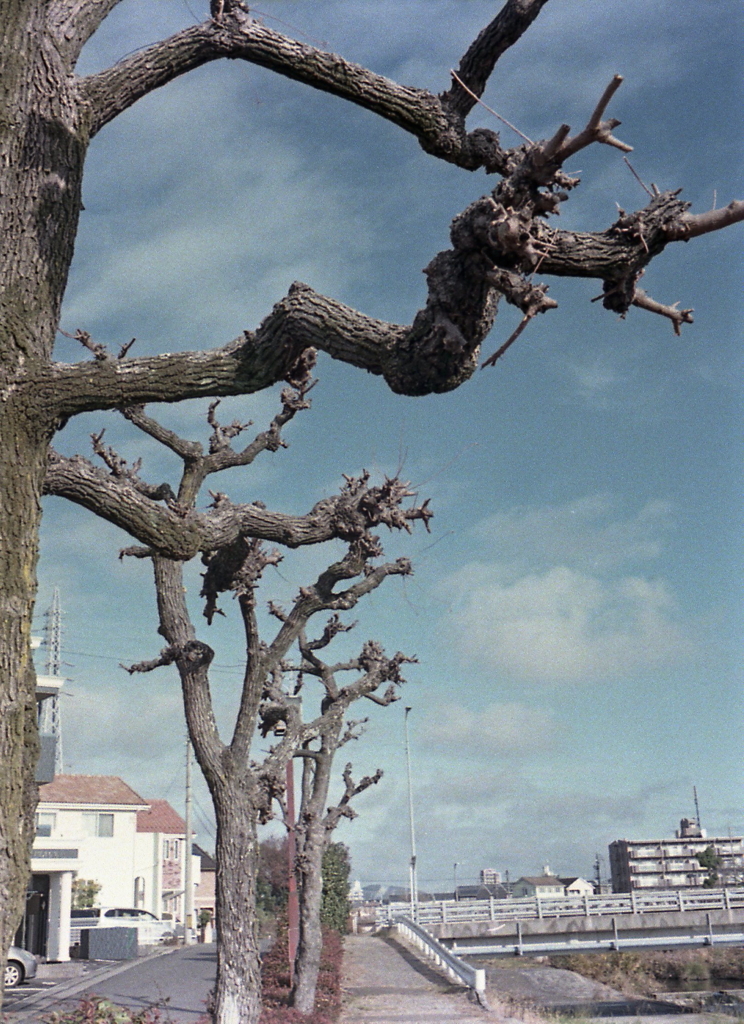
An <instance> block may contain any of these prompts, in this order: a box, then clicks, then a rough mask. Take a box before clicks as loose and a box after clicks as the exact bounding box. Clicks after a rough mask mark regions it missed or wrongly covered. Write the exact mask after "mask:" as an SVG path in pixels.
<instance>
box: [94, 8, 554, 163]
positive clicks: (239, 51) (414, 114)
mask: <svg viewBox="0 0 744 1024" xmlns="http://www.w3.org/2000/svg"><path fill="white" fill-rule="evenodd" d="M533 2H534V0H533ZM543 2H544V0H543ZM513 6H518V4H515V3H514V2H513V0H509V2H508V3H507V7H513ZM526 27H527V26H526V25H525V28H526ZM223 58H229V59H233V60H235V59H238V60H245V61H247V62H249V63H251V64H257V65H259V66H261V67H265V68H269V69H270V70H272V71H275V72H277V73H278V74H280V75H284V76H285V77H287V78H291V79H294V80H295V81H299V82H303V83H304V84H306V85H310V86H312V87H313V88H315V89H319V90H321V91H323V92H329V93H332V94H333V95H334V96H338V97H340V98H341V99H345V100H347V101H349V102H351V103H355V104H357V105H358V106H361V107H364V108H365V109H367V110H370V111H372V112H373V113H375V114H377V115H378V116H380V117H383V118H385V119H386V120H388V121H391V122H392V123H393V124H396V125H398V126H399V127H401V128H403V129H404V130H405V131H408V132H410V133H411V134H412V135H415V136H416V137H417V138H418V139H419V141H420V142H421V144H422V146H423V147H424V148H425V149H426V150H427V151H428V152H430V153H434V154H435V155H437V156H439V157H441V158H442V159H445V160H448V161H450V162H452V163H456V164H459V165H460V166H462V167H466V168H468V169H470V170H474V169H475V168H477V167H481V166H487V167H489V168H490V169H493V170H495V169H497V166H498V165H499V164H500V161H501V152H500V149H499V146H498V136H497V135H495V133H487V132H483V131H480V132H474V133H472V136H469V135H467V134H466V133H465V131H464V129H463V127H462V117H461V116H460V115H459V114H458V115H457V116H454V117H453V116H452V115H451V114H449V112H448V111H447V110H445V108H444V107H443V105H442V102H441V101H440V100H439V99H438V98H437V97H436V96H434V95H432V94H431V93H430V92H427V91H426V90H425V89H415V88H411V87H410V86H404V85H399V84H398V83H396V82H393V81H391V80H390V79H388V78H385V77H383V76H382V75H377V74H375V73H374V72H372V71H368V70H367V69H366V68H364V67H361V66H360V65H358V64H354V63H353V62H351V61H347V60H345V59H344V58H343V57H340V56H339V55H338V54H335V53H328V52H325V51H323V50H318V49H316V48H315V47H312V46H308V45H307V44H305V43H301V42H298V41H297V40H294V39H290V38H288V37H287V36H284V35H282V34H281V33H279V32H275V31H273V30H272V29H270V28H267V27H266V26H265V25H262V24H261V22H260V21H257V20H256V19H254V18H252V17H250V15H248V14H246V12H245V11H244V10H242V9H241V8H240V7H238V6H237V5H232V6H231V8H230V10H229V11H226V12H225V14H224V15H223V17H222V18H221V19H220V20H219V22H215V21H213V20H212V21H208V22H205V23H204V24H202V25H195V26H193V27H191V28H188V29H185V30H184V31H182V32H178V33H177V34H176V35H174V36H171V37H170V38H169V39H164V40H162V41H161V42H158V43H156V44H154V45H153V46H150V47H148V48H147V49H145V50H141V51H140V52H138V53H135V54H132V55H131V56H129V57H127V58H125V59H124V60H121V61H119V63H117V64H115V65H114V66H113V67H111V68H108V69H107V70H105V71H101V72H99V73H98V74H95V75H89V76H88V77H87V78H83V79H82V80H81V82H80V91H81V95H82V97H83V98H84V101H85V102H86V103H87V104H88V105H89V107H90V111H91V135H95V134H96V133H97V132H99V131H100V130H101V128H103V127H104V125H106V124H108V123H109V122H110V121H112V120H113V119H114V118H115V117H117V115H119V114H120V113H122V111H124V110H126V109H127V108H128V107H130V106H132V104H134V103H136V102H137V100H139V99H141V98H142V97H143V96H146V95H147V94H148V93H150V92H152V91H153V90H154V89H158V88H160V87H161V86H163V85H166V84H167V83H168V82H171V81H173V79H175V78H177V77H179V76H180V75H183V74H185V73H186V72H188V71H191V70H193V69H194V68H197V67H200V66H201V65H202V64H206V63H209V62H210V61H214V60H220V59H223Z"/></svg>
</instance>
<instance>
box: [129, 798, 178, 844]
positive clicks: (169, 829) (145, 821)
mask: <svg viewBox="0 0 744 1024" xmlns="http://www.w3.org/2000/svg"><path fill="white" fill-rule="evenodd" d="M147 803H148V804H149V805H150V810H149V811H137V831H138V832H163V833H165V835H168V836H185V835H186V822H185V821H184V820H183V818H182V817H181V815H180V814H177V813H176V811H174V810H173V808H172V807H171V805H170V804H169V803H168V801H167V800H148V801H147Z"/></svg>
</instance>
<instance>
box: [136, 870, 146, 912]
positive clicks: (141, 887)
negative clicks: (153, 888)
mask: <svg viewBox="0 0 744 1024" xmlns="http://www.w3.org/2000/svg"><path fill="white" fill-rule="evenodd" d="M134 905H135V907H144V905H145V880H144V878H143V877H142V875H138V876H137V877H136V878H135V880H134Z"/></svg>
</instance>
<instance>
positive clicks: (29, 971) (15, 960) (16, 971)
mask: <svg viewBox="0 0 744 1024" xmlns="http://www.w3.org/2000/svg"><path fill="white" fill-rule="evenodd" d="M36 967H37V963H36V957H35V956H34V955H33V953H29V952H28V950H26V949H21V948H20V947H19V946H11V947H10V949H9V950H8V959H7V960H6V961H5V987H6V988H15V987H16V985H21V984H23V982H24V981H28V979H29V978H34V977H36Z"/></svg>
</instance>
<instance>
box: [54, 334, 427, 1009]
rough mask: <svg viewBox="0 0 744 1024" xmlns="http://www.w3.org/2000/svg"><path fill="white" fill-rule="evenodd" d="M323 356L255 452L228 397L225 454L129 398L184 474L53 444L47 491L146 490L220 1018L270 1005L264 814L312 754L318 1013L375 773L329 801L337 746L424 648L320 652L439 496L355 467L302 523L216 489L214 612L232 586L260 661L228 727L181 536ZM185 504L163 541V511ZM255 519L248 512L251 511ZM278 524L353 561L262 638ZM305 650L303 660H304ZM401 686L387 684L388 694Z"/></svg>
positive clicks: (309, 839) (307, 918)
mask: <svg viewBox="0 0 744 1024" xmlns="http://www.w3.org/2000/svg"><path fill="white" fill-rule="evenodd" d="M314 358H315V353H314V352H312V351H311V352H308V353H305V354H304V356H303V358H302V359H301V360H300V361H299V362H298V364H297V365H296V366H295V367H294V371H293V374H292V377H291V383H292V385H293V386H291V387H288V388H285V390H284V391H283V392H282V410H281V412H280V413H279V414H277V416H275V417H274V420H273V421H272V423H271V426H270V427H269V429H268V430H266V431H264V432H262V433H260V434H258V435H257V436H256V437H255V438H254V439H253V440H252V441H251V442H250V443H249V444H247V445H246V446H245V447H244V448H242V449H241V450H239V451H238V450H235V449H234V448H233V446H232V444H231V441H232V440H233V439H235V438H236V437H238V436H239V435H240V434H241V433H242V432H243V431H244V430H245V429H246V425H244V424H241V423H238V422H234V423H232V424H230V425H229V426H223V425H222V424H221V423H220V422H219V421H218V419H217V415H216V406H217V403H213V404H212V405H211V406H210V408H209V414H208V419H209V423H210V425H211V428H212V432H211V437H210V443H209V451H208V452H204V451H203V450H202V447H201V445H200V444H198V443H195V442H190V441H185V440H184V439H183V438H180V437H178V436H177V435H176V434H175V433H174V432H173V431H170V430H167V429H165V428H164V427H163V426H162V425H161V424H160V423H158V422H157V421H156V420H155V419H153V418H152V417H151V416H149V415H148V414H147V413H146V412H145V410H144V409H143V408H141V407H138V408H136V409H126V410H124V415H125V416H126V417H127V419H129V420H130V421H131V422H132V423H133V424H135V426H137V427H138V428H139V429H140V430H141V431H144V432H145V433H146V434H148V435H149V436H150V437H153V438H155V439H156V440H158V441H159V442H160V443H161V444H163V445H165V446H166V447H167V448H168V449H169V450H170V451H172V452H174V453H175V454H177V455H178V456H179V458H180V459H181V462H182V466H183V469H182V473H181V479H180V482H179V485H178V487H177V488H176V489H173V488H171V487H170V485H168V484H162V483H161V484H158V485H151V484H147V483H146V482H145V481H143V480H142V479H141V476H140V468H141V467H140V464H139V463H135V464H134V465H133V466H130V465H128V464H127V463H126V462H125V461H124V460H123V459H122V458H120V457H119V456H118V455H117V454H116V452H115V451H113V450H112V449H111V448H109V447H107V446H106V445H105V444H104V443H103V435H102V434H96V435H93V447H94V450H95V452H96V454H97V455H98V456H99V457H100V458H101V459H102V460H103V462H104V463H105V466H106V469H105V470H104V469H98V468H96V467H94V466H93V465H92V464H91V463H89V462H87V460H85V459H82V458H80V457H77V458H75V459H69V460H65V459H61V458H59V457H58V456H54V455H53V456H52V458H51V461H50V470H49V474H48V478H47V485H46V487H47V491H48V493H53V494H64V495H65V496H66V497H68V498H70V499H71V500H73V501H77V502H79V503H80V504H83V505H85V506H86V507H87V508H89V509H91V510H92V511H94V512H96V513H97V514H98V515H100V516H101V517H103V518H105V519H109V520H112V519H114V520H115V518H116V517H115V516H112V509H116V508H119V507H120V506H121V505H122V499H124V503H126V497H125V496H127V495H129V496H130V497H133V498H134V499H135V500H136V501H137V503H138V509H139V512H140V518H139V520H138V522H139V524H140V527H141V525H142V524H144V523H148V524H149V526H148V527H147V528H146V529H142V528H140V529H137V526H136V524H135V523H133V524H132V533H133V534H134V536H135V537H136V538H137V539H139V540H144V541H145V542H146V545H147V546H146V547H131V548H127V549H125V550H124V551H123V552H122V555H129V556H135V557H145V558H150V559H151V560H152V563H153V567H154V574H155V587H156V593H157V607H158V617H159V632H160V633H161V634H162V636H163V637H164V638H165V640H166V643H167V646H166V647H165V648H164V649H163V650H162V651H161V653H160V655H159V656H158V657H157V658H155V659H153V660H151V661H145V662H141V663H139V664H137V665H134V666H132V667H131V668H130V669H129V671H130V672H132V673H135V672H138V673H139V672H150V671H152V670H154V669H156V668H158V667H161V666H164V665H173V664H174V665H175V666H176V667H177V669H178V672H179V675H180V678H181V686H182V690H183V701H184V710H185V714H186V721H187V723H188V729H189V735H190V737H191V742H192V744H193V746H194V751H195V753H196V757H197V760H198V761H199V764H200V766H201V769H202V771H203V773H204V777H205V779H206V781H207V785H208V786H209V790H210V793H211V795H212V801H213V804H214V810H215V817H216V821H217V846H216V860H217V917H218V920H219V936H220V938H219V943H218V954H217V986H216V994H215V1008H214V1019H215V1021H217V1022H218V1024H232V1022H241V1024H252V1022H254V1021H256V1020H258V1015H259V1013H260V1007H261V995H260V993H261V984H260V971H259V967H260V964H259V958H258V944H257V930H256V872H257V866H258V855H259V851H258V837H257V826H258V824H259V823H262V822H263V823H265V822H267V821H269V820H270V819H271V817H272V816H273V814H274V803H275V801H278V802H279V804H280V805H282V806H285V805H284V792H285V778H286V775H285V770H286V766H287V762H288V761H289V760H291V759H292V758H293V757H294V756H295V755H296V754H299V756H301V757H302V758H303V759H304V760H305V763H306V765H309V764H310V762H312V765H313V768H312V770H306V771H305V773H304V781H303V801H302V811H301V815H300V827H299V834H300V837H301V844H300V856H299V858H298V865H299V872H298V873H299V878H300V882H301V885H300V893H301V907H302V914H301V923H302V927H301V942H300V952H299V957H298V983H297V988H296V1003H297V1005H298V1007H299V1008H300V1009H301V1010H302V1012H305V1013H309V1012H311V1010H312V1008H313V1003H314V996H315V984H316V981H317V975H318V969H319V965H320V949H321V935H320V894H321V880H320V874H321V861H322V855H323V850H324V849H325V845H326V836H327V834H328V833H329V832H330V831H331V830H332V828H333V827H334V826H335V824H336V823H337V822H338V820H339V819H340V817H341V816H342V815H344V814H345V815H347V816H349V815H351V814H352V813H353V812H352V811H351V809H350V807H349V803H350V800H351V799H352V797H353V796H355V795H356V794H357V793H360V792H362V791H363V790H364V789H366V788H367V786H368V785H370V784H371V783H372V781H374V779H373V778H370V779H365V780H362V782H360V783H359V784H357V785H354V784H353V783H352V781H351V777H350V771H351V768H350V766H349V768H348V770H347V772H346V774H345V777H344V783H345V791H344V794H343V795H342V797H341V800H340V802H339V803H338V804H337V806H336V807H334V808H332V809H328V810H326V809H325V805H326V801H327V798H328V788H329V781H330V773H331V766H332V761H333V755H334V753H335V751H336V749H337V748H338V746H339V745H340V744H341V743H343V742H345V740H346V739H349V738H351V737H352V735H354V734H355V732H356V729H357V727H358V724H359V723H356V724H354V723H352V724H347V723H346V714H347V711H348V709H349V707H350V706H351V705H352V704H353V703H355V702H356V701H358V700H360V699H362V698H365V697H367V698H369V699H371V700H374V701H375V702H376V703H378V704H381V705H387V704H390V703H391V702H392V701H393V700H395V699H396V688H397V687H398V686H399V684H400V683H401V682H402V681H403V679H402V676H401V667H402V665H403V664H404V663H405V662H406V661H410V660H411V659H410V658H406V657H405V656H403V655H402V654H396V655H395V656H394V657H392V658H388V657H387V656H386V655H385V652H384V650H383V649H382V647H380V645H379V644H377V643H374V642H372V641H369V642H367V643H366V644H365V645H364V647H363V649H362V651H361V652H360V654H359V655H358V657H356V658H354V659H352V660H350V661H347V662H345V663H342V664H338V665H334V666H326V665H323V663H322V662H321V661H320V659H319V657H318V655H317V653H316V652H318V651H320V650H322V649H323V648H324V647H326V646H327V645H328V644H329V643H330V642H331V640H332V639H333V638H334V637H336V636H337V635H338V634H339V633H341V632H345V631H346V630H347V629H349V628H351V627H347V626H344V625H343V624H342V622H341V619H340V613H341V612H343V611H347V610H350V609H352V608H354V607H355V606H356V604H357V603H358V601H359V600H360V599H361V598H362V597H364V596H365V595H366V594H369V593H371V592H372V591H373V590H376V589H377V588H378V587H379V586H380V585H381V584H382V583H383V582H384V580H385V579H387V578H388V577H389V576H406V575H408V574H409V573H410V572H411V565H410V563H409V561H408V560H407V559H405V558H399V559H397V560H396V561H394V562H381V563H380V562H379V560H380V559H381V558H382V555H383V551H382V548H381V546H380V542H379V539H378V538H377V537H376V536H374V535H373V534H372V533H371V530H372V529H373V528H375V527H376V526H380V525H385V526H387V527H388V528H390V529H403V530H409V529H410V527H411V524H412V523H414V522H415V521H422V522H424V523H425V524H427V525H428V520H429V517H430V515H431V513H430V512H429V510H428V508H427V506H426V504H425V503H424V504H423V505H416V504H413V505H409V504H407V500H408V499H409V498H413V497H414V494H413V492H412V491H410V489H409V488H408V485H406V484H403V483H402V482H401V481H399V480H397V479H393V480H385V481H384V482H383V483H382V484H381V485H379V486H372V485H371V484H370V482H369V478H368V476H367V475H362V476H361V477H357V478H353V477H349V478H347V479H346V483H345V485H344V487H343V489H342V491H341V493H340V494H338V495H336V496H335V497H333V498H329V499H325V500H324V501H321V502H320V503H319V504H318V505H316V507H315V508H314V509H313V510H312V511H311V512H310V513H309V514H308V515H307V516H304V517H295V518H294V521H293V527H292V529H291V530H289V531H288V530H287V525H288V523H287V519H288V517H286V516H284V515H282V514H280V513H276V512H271V511H269V510H268V509H266V508H265V507H264V506H263V505H261V504H259V503H258V502H254V503H253V504H251V505H248V506H235V505H232V503H231V502H230V501H229V499H228V498H227V497H226V495H224V494H221V493H215V492H212V498H213V504H212V507H211V508H210V509H209V510H208V511H207V512H206V513H203V514H202V515H201V518H202V520H203V521H204V523H205V525H207V524H208V534H209V536H210V537H211V540H210V542H209V546H208V547H203V548H202V550H201V560H202V563H203V564H204V566H205V572H204V574H203V585H202V590H201V597H202V598H203V599H204V615H205V617H206V619H207V622H208V623H211V622H212V621H213V619H214V617H215V615H217V614H220V613H221V609H220V608H219V601H220V598H221V596H222V595H223V594H225V593H232V594H233V595H234V596H235V597H236V598H237V604H238V607H239V610H240V616H241V621H242V625H243V630H244V634H245V672H244V676H243V685H242V692H241V694H240V700H239V708H238V712H237V716H236V723H235V728H234V731H233V735H232V738H231V740H230V742H229V743H226V742H224V741H223V740H222V739H221V737H220V735H219V732H218V729H217V724H216V717H215V713H214V709H213V706H212V697H211V691H210V685H209V666H210V664H211V662H212V659H213V656H214V652H213V650H212V648H211V647H210V646H208V645H207V644H206V643H204V642H203V641H201V640H199V639H198V638H197V631H196V628H195V626H194V624H193V621H192V618H191V614H190V611H189V608H188V605H187V601H186V588H185V587H184V575H183V567H184V561H185V559H184V558H183V556H182V555H178V554H176V555H174V554H173V548H174V544H175V545H176V547H177V548H178V547H179V544H183V543H184V542H188V537H189V536H190V533H191V530H192V518H193V517H194V516H195V515H196V514H197V513H196V512H195V508H196V503H197V499H198V497H199V493H200V489H201V487H202V485H203V484H204V482H205V481H206V480H207V479H208V477H210V476H211V475H212V474H214V473H217V472H220V471H222V470H225V469H228V468H232V467H236V466H247V465H249V464H250V463H251V462H253V460H254V459H255V458H256V457H257V455H259V453H261V452H263V451H267V450H276V449H278V448H279V447H281V446H283V445H284V442H283V440H282V437H281V430H282V427H283V426H284V425H285V424H286V423H287V422H288V421H289V420H290V419H292V418H293V417H294V415H295V414H296V413H297V411H298V410H300V409H305V408H307V407H308V405H309V402H308V400H307V393H308V391H309V390H310V388H311V387H312V379H311V377H310V367H311V366H312V364H313V363H314ZM163 510H166V511H168V512H169V513H171V515H172V517H173V518H171V519H169V520H168V521H167V524H166V527H165V528H164V529H163V530H162V533H161V535H160V537H159V538H158V536H157V530H158V528H157V526H156V525H155V524H156V523H157V520H158V515H159V513H160V512H162V511H163ZM255 513H259V514H260V517H261V520H262V523H263V526H261V527H259V528H258V529H257V528H256V525H255V520H254V518H253V514H255ZM246 517H247V518H246ZM269 535H271V538H272V539H273V540H275V541H277V542H278V543H280V544H283V545H285V546H290V547H291V546H296V545H297V544H298V543H302V544H308V543H310V544H313V543H319V542H322V541H325V540H341V541H343V542H344V543H345V544H346V553H345V554H344V556H343V557H342V558H340V559H339V560H338V561H336V562H334V563H333V564H331V565H329V566H328V567H327V568H326V569H325V570H324V571H323V572H322V573H321V574H320V575H319V577H318V578H317V580H316V581H315V582H314V583H313V584H312V585H310V586H306V587H303V588H301V589H300V592H299V594H298V595H297V596H296V598H295V599H294V601H293V603H292V606H291V607H290V608H289V609H288V610H286V611H285V610H283V609H282V608H280V607H279V606H278V605H277V604H275V603H271V605H270V610H271V614H272V615H273V617H274V618H275V619H276V620H278V622H279V626H278V628H277V631H276V633H275V635H274V636H273V637H272V638H271V639H270V640H266V641H262V640H261V637H260V634H259V626H258V616H257V590H258V587H259V584H260V582H261V579H262V577H263V575H264V572H265V570H266V569H267V567H269V566H274V565H277V564H278V563H279V562H280V561H281V557H282V556H281V555H280V553H279V551H278V550H276V549H270V548H267V547H266V546H265V545H264V543H263V539H266V538H267V537H268V536H269ZM324 611H331V612H332V615H331V618H330V619H329V620H328V622H327V623H326V625H325V628H324V629H323V632H322V634H321V635H320V636H319V637H318V638H317V639H308V636H307V627H308V623H309V622H310V620H311V619H313V618H314V617H315V616H316V615H317V614H319V613H321V612H324ZM295 647H297V648H298V653H299V656H300V660H299V663H298V664H297V665H293V664H291V663H290V662H289V661H288V657H289V655H290V652H291V651H292V650H293V649H294V648H295ZM344 671H346V672H349V671H351V672H353V673H354V679H353V681H352V682H349V683H346V684H345V685H339V684H338V683H337V681H336V680H337V677H338V675H339V674H340V673H341V672H344ZM308 676H310V677H311V678H312V677H317V678H318V679H319V680H320V682H321V684H322V686H321V689H322V698H321V700H320V703H319V708H318V711H317V713H316V714H314V715H313V716H312V718H311V719H310V720H309V721H308V722H303V721H302V717H301V714H300V712H299V710H298V708H297V706H296V705H295V704H294V702H293V701H292V700H291V699H290V698H292V697H296V696H297V695H299V694H301V692H302V690H303V683H304V680H305V678H306V677H308ZM383 684H387V688H386V690H385V692H384V694H382V695H379V694H377V693H376V691H377V690H378V689H379V688H380V687H381V686H383ZM257 728H258V729H259V730H260V732H261V735H262V736H263V737H264V738H266V737H268V736H275V737H278V742H277V743H276V744H275V745H273V746H272V747H270V749H269V751H268V753H267V754H266V756H265V757H264V758H263V760H261V761H259V760H256V759H255V753H254V752H252V749H251V748H252V745H253V743H254V736H255V733H256V729H257Z"/></svg>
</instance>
